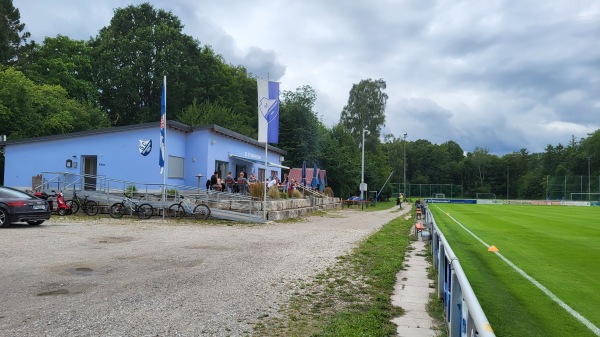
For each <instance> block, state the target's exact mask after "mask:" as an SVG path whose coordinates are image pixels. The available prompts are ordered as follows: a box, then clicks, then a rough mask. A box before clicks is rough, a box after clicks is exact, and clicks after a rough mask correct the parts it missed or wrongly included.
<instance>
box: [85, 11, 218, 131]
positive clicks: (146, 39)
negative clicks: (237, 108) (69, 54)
mask: <svg viewBox="0 0 600 337" xmlns="http://www.w3.org/2000/svg"><path fill="white" fill-rule="evenodd" d="M182 29H183V25H182V24H181V22H180V21H179V19H178V18H177V17H175V16H174V15H173V14H172V13H171V12H165V11H164V10H155V9H154V7H152V5H150V4H149V3H144V4H141V5H139V6H128V7H126V8H122V9H117V10H116V11H115V15H114V16H113V18H112V19H111V22H110V25H109V26H108V27H104V28H102V29H101V30H100V33H99V34H98V36H97V37H96V38H95V39H93V40H92V41H91V46H92V47H93V56H94V61H95V64H94V69H95V70H96V71H95V72H94V74H93V75H94V77H93V78H94V83H95V84H96V86H97V88H98V90H100V92H101V95H100V104H101V106H102V107H103V108H104V109H105V110H106V111H107V112H108V114H109V115H110V117H111V120H112V122H113V123H114V124H115V125H129V124H134V123H141V122H148V121H157V120H158V114H159V112H160V96H161V90H162V84H163V76H167V81H168V82H167V111H174V112H179V111H180V110H182V109H183V107H186V106H188V105H190V104H191V103H192V99H193V97H196V96H199V95H196V93H197V92H198V88H199V87H201V85H200V81H199V79H200V76H201V72H200V68H199V66H198V65H199V64H201V55H200V49H199V47H198V43H197V42H196V41H195V40H194V39H192V38H191V37H190V36H187V35H184V34H183V33H182ZM206 71H208V69H207V70H206Z"/></svg>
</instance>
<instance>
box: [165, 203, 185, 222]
mask: <svg viewBox="0 0 600 337" xmlns="http://www.w3.org/2000/svg"><path fill="white" fill-rule="evenodd" d="M167 214H168V215H169V218H173V219H181V218H183V215H184V214H185V211H184V210H183V206H181V205H180V204H173V205H171V206H170V207H169V211H168V213H167Z"/></svg>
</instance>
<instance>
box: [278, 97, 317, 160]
mask: <svg viewBox="0 0 600 337" xmlns="http://www.w3.org/2000/svg"><path fill="white" fill-rule="evenodd" d="M282 96H283V99H282V100H281V105H280V107H279V134H280V136H279V144H278V146H279V147H281V148H282V149H284V150H285V151H287V153H288V154H287V156H286V158H285V165H287V166H290V167H300V166H301V165H302V162H303V161H304V160H306V161H307V162H316V163H317V164H320V163H319V161H320V159H321V155H322V154H323V152H322V151H321V146H322V144H323V137H324V135H323V134H324V129H325V128H324V127H323V125H322V123H321V122H320V121H319V119H318V118H317V115H316V114H315V113H314V111H313V110H312V109H313V107H314V104H315V101H316V97H317V95H316V93H315V90H314V89H313V88H311V87H310V86H302V87H299V88H297V89H296V91H284V92H283V95H282Z"/></svg>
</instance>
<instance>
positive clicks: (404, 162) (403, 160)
mask: <svg viewBox="0 0 600 337" xmlns="http://www.w3.org/2000/svg"><path fill="white" fill-rule="evenodd" d="M406 136H408V134H407V133H404V159H402V167H403V168H404V177H403V178H402V183H404V190H403V192H404V198H406V197H407V195H406Z"/></svg>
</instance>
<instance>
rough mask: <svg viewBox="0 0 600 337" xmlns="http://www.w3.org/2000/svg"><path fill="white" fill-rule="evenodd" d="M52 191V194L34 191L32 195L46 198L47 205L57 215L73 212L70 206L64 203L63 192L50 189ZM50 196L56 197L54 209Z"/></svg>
mask: <svg viewBox="0 0 600 337" xmlns="http://www.w3.org/2000/svg"><path fill="white" fill-rule="evenodd" d="M52 192H54V195H48V194H46V193H44V192H35V193H34V195H35V196H36V197H38V198H41V199H45V200H48V207H49V208H50V210H51V211H53V212H55V213H56V214H58V215H61V216H63V215H70V214H73V210H72V209H71V207H70V206H69V205H67V203H65V198H64V195H63V193H62V192H56V191H55V190H52ZM50 198H54V199H56V209H54V199H50Z"/></svg>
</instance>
